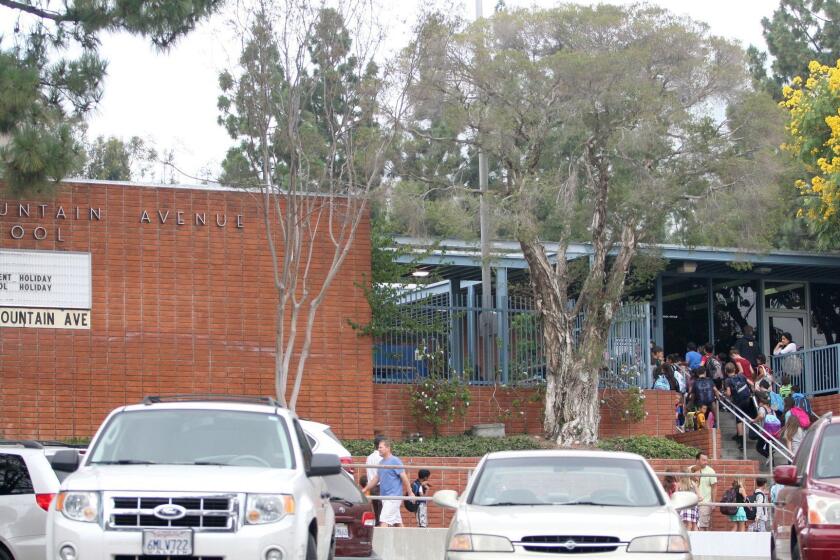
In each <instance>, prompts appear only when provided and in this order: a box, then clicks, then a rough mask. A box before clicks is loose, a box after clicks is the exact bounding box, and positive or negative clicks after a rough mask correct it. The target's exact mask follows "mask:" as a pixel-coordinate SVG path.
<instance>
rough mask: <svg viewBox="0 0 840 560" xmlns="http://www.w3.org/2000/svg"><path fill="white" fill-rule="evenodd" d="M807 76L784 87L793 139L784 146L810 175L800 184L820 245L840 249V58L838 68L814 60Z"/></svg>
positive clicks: (805, 212) (805, 213) (804, 207)
mask: <svg viewBox="0 0 840 560" xmlns="http://www.w3.org/2000/svg"><path fill="white" fill-rule="evenodd" d="M808 72H809V76H808V77H807V79H805V80H804V82H803V80H802V78H801V77H798V76H797V77H796V78H794V79H793V81H792V83H791V85H789V86H785V87H784V89H783V96H784V99H783V100H782V102H781V103H780V105H781V106H782V107H784V108H786V109H787V110H788V111H789V112H790V121H789V122H788V125H787V129H788V132H789V133H790V140H789V142H788V143H787V144H783V145H782V148H783V149H785V150H787V151H789V152H791V153H792V154H793V155H794V156H796V157H797V158H798V159H799V160H800V161H801V162H802V164H803V165H804V169H805V172H806V173H807V175H808V177H807V178H806V179H799V180H797V181H796V187H797V188H798V189H799V191H800V192H801V194H802V195H803V196H802V209H801V210H800V211H799V212H800V215H803V216H805V217H806V218H807V219H808V221H809V223H810V225H811V226H812V227H813V230H814V232H815V233H816V235H817V239H818V241H819V242H820V244H821V245H823V246H825V247H828V248H838V247H840V60H838V61H837V64H836V65H835V66H827V65H824V64H820V63H819V62H816V61H812V62H811V63H810V64H809V65H808Z"/></svg>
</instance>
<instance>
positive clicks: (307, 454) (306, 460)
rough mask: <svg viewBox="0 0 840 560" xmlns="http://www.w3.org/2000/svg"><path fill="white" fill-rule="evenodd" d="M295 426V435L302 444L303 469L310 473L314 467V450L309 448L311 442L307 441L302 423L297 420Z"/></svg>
mask: <svg viewBox="0 0 840 560" xmlns="http://www.w3.org/2000/svg"><path fill="white" fill-rule="evenodd" d="M294 424H295V433H296V434H297V438H298V442H299V443H300V452H301V453H302V454H303V467H304V468H305V469H306V470H307V471H308V470H309V467H311V466H312V449H311V448H310V447H309V440H307V439H306V433H305V432H304V431H303V428H301V427H300V422H298V421H297V420H295V422H294Z"/></svg>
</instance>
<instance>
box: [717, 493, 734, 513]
mask: <svg viewBox="0 0 840 560" xmlns="http://www.w3.org/2000/svg"><path fill="white" fill-rule="evenodd" d="M737 500H738V497H737V495H736V492H735V489H734V488H729V489H728V490H727V491H726V492H724V493H723V498H721V500H720V501H721V502H724V503H726V504H733V505H731V506H730V505H726V506H720V512H721V513H722V514H723V515H735V514H736V513H738V506H737V505H734V504H735V502H736V501H737Z"/></svg>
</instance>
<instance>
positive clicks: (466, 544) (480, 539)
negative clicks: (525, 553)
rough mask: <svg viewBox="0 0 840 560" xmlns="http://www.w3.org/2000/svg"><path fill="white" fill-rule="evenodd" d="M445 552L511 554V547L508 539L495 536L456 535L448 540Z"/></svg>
mask: <svg viewBox="0 0 840 560" xmlns="http://www.w3.org/2000/svg"><path fill="white" fill-rule="evenodd" d="M447 550H450V551H452V552H456V551H457V552H513V545H512V544H511V542H510V540H509V539H507V538H505V537H499V536H497V535H472V534H469V533H458V534H457V535H454V536H453V537H452V539H450V541H449V546H448V547H447Z"/></svg>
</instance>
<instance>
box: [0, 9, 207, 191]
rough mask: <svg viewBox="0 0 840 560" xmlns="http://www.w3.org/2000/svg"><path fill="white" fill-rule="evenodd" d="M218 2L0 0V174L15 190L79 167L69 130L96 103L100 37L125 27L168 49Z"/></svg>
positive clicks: (45, 184)
mask: <svg viewBox="0 0 840 560" xmlns="http://www.w3.org/2000/svg"><path fill="white" fill-rule="evenodd" d="M220 5H221V0H194V1H193V0H164V1H161V2H156V3H155V4H154V5H153V6H150V5H148V3H146V2H133V1H129V0H117V1H115V2H90V1H86V0H69V1H67V2H63V3H59V4H58V5H50V4H48V3H46V2H40V1H34V0H0V14H3V16H4V20H5V21H12V20H14V21H15V24H14V32H13V33H12V34H10V35H6V36H2V37H0V176H2V177H3V179H4V180H5V182H6V183H7V185H8V187H9V189H10V190H11V191H12V192H13V193H16V194H22V193H24V192H27V191H39V190H44V189H49V188H50V186H51V184H52V182H53V181H58V180H60V179H61V178H62V177H64V176H66V175H67V174H68V173H69V172H70V171H71V170H73V169H75V168H77V167H78V160H79V158H80V155H81V147H80V146H79V144H78V143H77V142H76V140H75V139H74V128H75V127H76V126H77V125H78V124H79V123H80V122H81V120H82V118H83V117H84V116H85V115H86V114H87V113H88V112H89V111H90V110H91V109H92V108H93V107H95V106H96V104H97V103H98V102H99V100H100V98H101V97H102V93H103V82H104V79H105V73H106V69H107V64H106V62H105V60H103V59H102V58H101V57H100V56H99V53H98V47H99V34H100V33H102V32H106V31H125V32H128V33H131V34H136V35H141V36H143V37H148V38H150V39H151V41H152V43H153V44H154V45H155V46H156V47H158V48H160V49H166V48H168V47H170V46H171V45H172V44H174V42H175V41H176V40H177V39H178V38H180V37H182V36H184V35H186V34H187V33H189V32H190V31H192V29H194V28H195V26H196V25H197V24H198V23H199V22H200V21H201V20H202V19H204V18H206V17H207V16H209V15H210V14H212V13H213V12H214V11H215V10H216V9H217V8H218V7H219V6H220Z"/></svg>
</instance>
